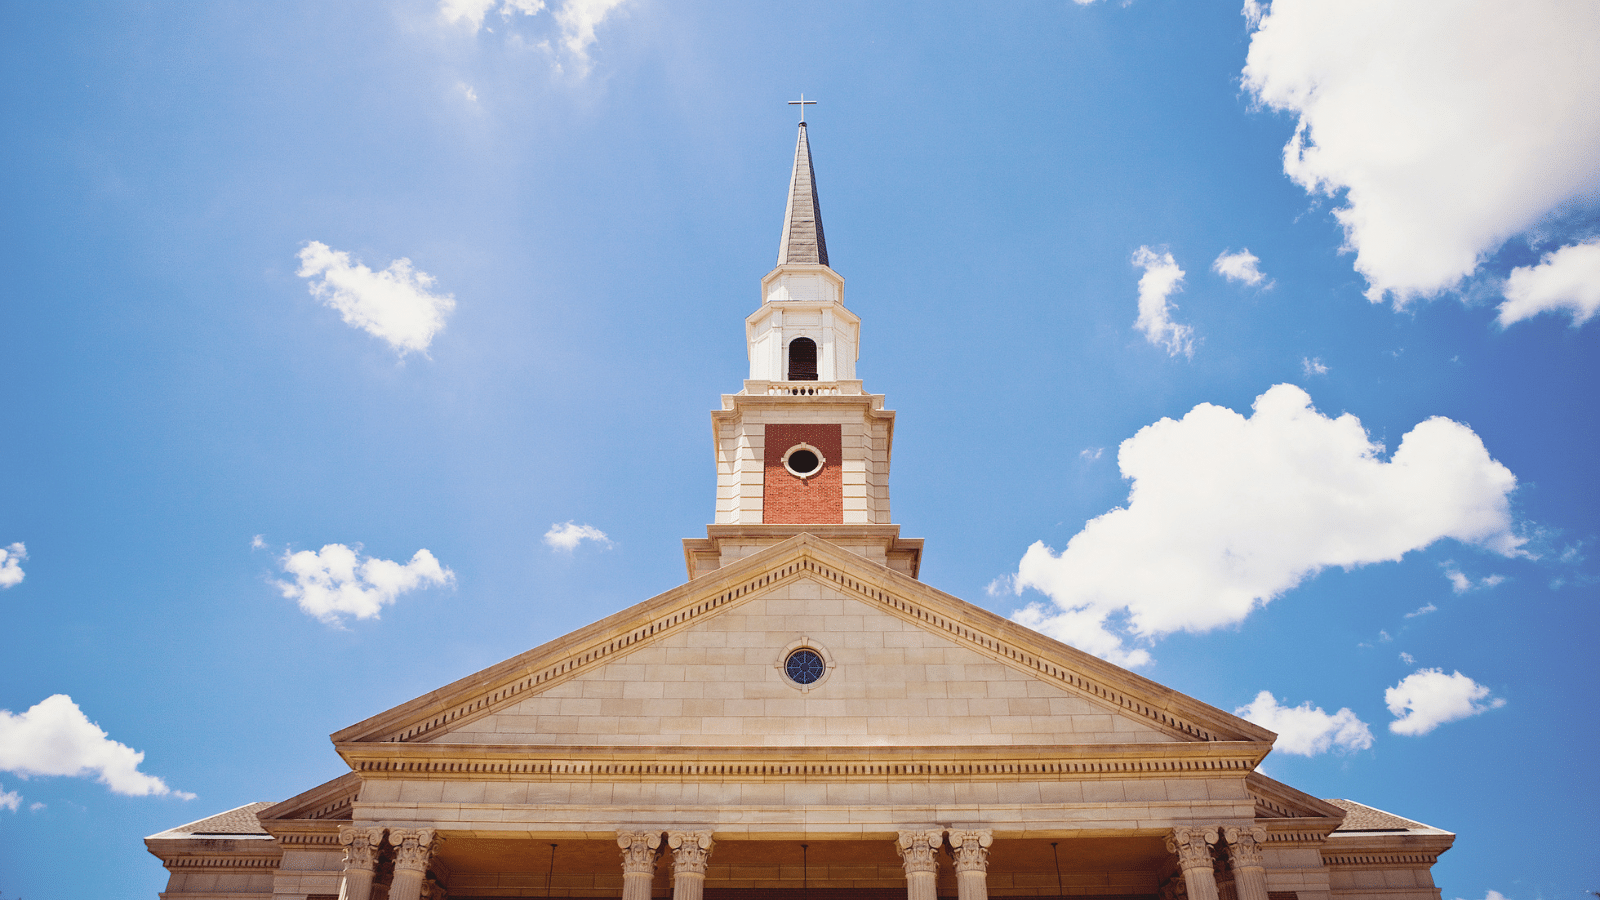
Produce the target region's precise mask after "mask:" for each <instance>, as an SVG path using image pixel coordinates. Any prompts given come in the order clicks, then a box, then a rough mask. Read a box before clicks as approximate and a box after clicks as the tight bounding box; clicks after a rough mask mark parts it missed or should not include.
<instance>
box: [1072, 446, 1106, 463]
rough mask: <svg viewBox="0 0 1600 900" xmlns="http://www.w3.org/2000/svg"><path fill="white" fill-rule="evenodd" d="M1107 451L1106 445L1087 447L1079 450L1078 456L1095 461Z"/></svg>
mask: <svg viewBox="0 0 1600 900" xmlns="http://www.w3.org/2000/svg"><path fill="white" fill-rule="evenodd" d="M1105 452H1106V448H1104V447H1085V448H1083V449H1082V450H1079V451H1078V458H1080V459H1083V460H1087V461H1089V462H1094V461H1095V460H1097V459H1099V458H1100V456H1101V455H1102V454H1104V453H1105Z"/></svg>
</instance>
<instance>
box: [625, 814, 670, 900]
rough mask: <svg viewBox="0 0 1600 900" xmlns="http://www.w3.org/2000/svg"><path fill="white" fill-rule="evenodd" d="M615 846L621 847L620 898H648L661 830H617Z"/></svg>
mask: <svg viewBox="0 0 1600 900" xmlns="http://www.w3.org/2000/svg"><path fill="white" fill-rule="evenodd" d="M617 846H618V847H621V848H622V900H650V885H651V883H652V882H654V881H655V880H656V848H657V847H660V846H661V832H659V831H619V832H617Z"/></svg>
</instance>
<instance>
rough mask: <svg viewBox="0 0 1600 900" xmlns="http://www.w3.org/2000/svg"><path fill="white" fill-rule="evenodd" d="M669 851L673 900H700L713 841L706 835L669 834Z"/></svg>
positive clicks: (705, 832) (709, 834) (709, 833)
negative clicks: (670, 854)
mask: <svg viewBox="0 0 1600 900" xmlns="http://www.w3.org/2000/svg"><path fill="white" fill-rule="evenodd" d="M667 846H669V847H671V848H672V900H700V898H701V897H703V896H705V889H706V863H707V862H708V861H709V860H710V859H711V848H712V847H714V846H716V841H713V840H712V839H711V832H709V831H669V832H667Z"/></svg>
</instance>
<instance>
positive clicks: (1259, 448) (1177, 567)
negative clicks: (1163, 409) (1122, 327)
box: [1015, 384, 1524, 665]
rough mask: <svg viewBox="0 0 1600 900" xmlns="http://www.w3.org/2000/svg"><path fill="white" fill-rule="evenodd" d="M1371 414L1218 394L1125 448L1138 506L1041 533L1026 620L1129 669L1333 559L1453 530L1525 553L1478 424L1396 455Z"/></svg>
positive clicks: (1241, 614) (1229, 619)
mask: <svg viewBox="0 0 1600 900" xmlns="http://www.w3.org/2000/svg"><path fill="white" fill-rule="evenodd" d="M1383 450H1384V448H1383V447H1382V446H1381V445H1378V444H1375V443H1373V442H1372V440H1371V438H1370V437H1369V436H1368V435H1367V433H1366V431H1365V429H1363V428H1362V427H1361V422H1360V421H1359V420H1358V419H1356V417H1355V416H1352V415H1350V414H1348V413H1346V414H1345V415H1342V416H1339V417H1338V418H1330V417H1328V416H1325V415H1323V414H1322V413H1320V412H1318V411H1317V410H1316V409H1315V408H1314V407H1313V406H1312V405H1311V398H1310V396H1309V395H1307V394H1306V393H1305V391H1303V390H1302V389H1300V388H1298V387H1295V386H1293V385H1286V384H1280V385H1277V386H1275V387H1273V388H1271V389H1270V390H1268V391H1267V392H1266V393H1264V394H1262V395H1261V396H1260V397H1257V398H1256V401H1255V406H1254V411H1253V414H1252V415H1251V416H1249V417H1245V416H1242V415H1240V414H1238V413H1236V412H1234V411H1233V410H1230V409H1226V408H1224V407H1220V406H1213V405H1211V404H1209V403H1206V404H1201V405H1200V406H1197V407H1195V408H1194V409H1193V410H1192V411H1190V413H1189V414H1188V415H1186V416H1184V417H1183V419H1181V420H1178V421H1174V420H1172V419H1163V420H1161V421H1159V422H1157V423H1155V424H1154V425H1150V426H1147V427H1145V428H1143V429H1141V430H1140V431H1139V433H1138V434H1136V435H1134V436H1133V437H1131V438H1129V439H1128V440H1126V441H1124V442H1123V444H1122V447H1121V448H1120V450H1119V452H1118V457H1117V461H1118V465H1119V466H1120V467H1121V470H1122V475H1123V477H1124V478H1127V479H1129V480H1131V482H1132V486H1131V487H1130V489H1129V495H1128V503H1127V505H1126V506H1124V507H1122V508H1119V509H1114V510H1112V511H1110V512H1108V513H1106V514H1104V515H1102V516H1100V517H1099V518H1096V519H1094V520H1093V521H1091V522H1089V523H1088V524H1087V525H1086V526H1084V528H1083V530H1082V531H1080V532H1079V533H1078V534H1077V535H1075V536H1074V537H1073V538H1072V539H1071V540H1070V541H1069V542H1068V543H1067V547H1066V549H1065V550H1063V551H1061V552H1060V553H1057V552H1055V551H1054V550H1052V549H1051V548H1050V547H1048V546H1046V545H1045V543H1044V542H1043V541H1039V542H1037V543H1035V544H1033V546H1031V547H1029V548H1028V551H1027V553H1026V554H1024V555H1023V557H1022V560H1021V562H1020V563H1019V565H1018V568H1017V574H1016V581H1015V586H1016V588H1017V590H1019V591H1020V590H1022V589H1025V588H1033V589H1035V590H1038V591H1041V592H1042V593H1044V594H1045V595H1046V596H1047V597H1049V599H1050V603H1048V604H1043V603H1034V604H1031V605H1029V606H1028V607H1027V608H1025V609H1023V610H1022V611H1020V612H1018V613H1017V614H1016V616H1015V618H1016V620H1017V621H1019V622H1021V623H1022V624H1024V625H1028V626H1030V627H1033V628H1037V629H1039V630H1041V631H1044V632H1045V633H1047V634H1049V635H1051V636H1053V637H1056V638H1058V639H1060V640H1064V641H1066V642H1068V643H1071V644H1073V645H1075V646H1077V647H1079V648H1081V649H1083V650H1086V651H1088V652H1090V653H1095V654H1097V655H1100V656H1102V657H1104V658H1106V659H1109V660H1111V661H1113V662H1118V663H1121V664H1124V665H1139V664H1142V663H1144V662H1148V660H1149V655H1148V653H1147V652H1146V651H1145V650H1144V649H1143V648H1138V649H1133V648H1130V647H1129V646H1128V644H1127V643H1126V641H1136V642H1146V643H1147V642H1150V641H1153V640H1155V639H1157V638H1159V637H1161V636H1163V635H1166V634H1169V633H1172V632H1175V631H1189V632H1203V631H1208V630H1211V629H1214V628H1220V627H1223V626H1227V625H1231V624H1233V623H1235V622H1239V621H1242V620H1243V619H1245V618H1246V617H1247V616H1248V615H1249V614H1250V613H1251V611H1252V610H1254V609H1255V608H1256V607H1258V606H1261V605H1264V604H1266V603H1267V602H1269V601H1271V600H1273V599H1274V598H1276V597H1280V596H1282V595H1283V594H1284V593H1285V592H1287V591H1289V590H1290V589H1292V588H1294V587H1295V586H1296V585H1298V584H1300V583H1301V582H1302V581H1304V580H1305V579H1307V578H1309V577H1312V576H1313V575H1315V574H1316V573H1318V572H1320V571H1322V570H1323V569H1325V568H1328V567H1330V566H1340V567H1343V568H1347V569H1348V568H1354V567H1357V566H1362V565H1367V564H1371V563H1377V562H1384V561H1392V560H1398V559H1400V558H1401V557H1402V556H1404V555H1405V554H1407V553H1410V552H1411V551H1413V550H1419V549H1421V548H1423V547H1426V546H1428V545H1430V544H1432V543H1433V542H1435V541H1438V540H1441V539H1444V538H1451V539H1454V540H1458V541H1461V542H1463V543H1466V544H1471V545H1476V546H1480V547H1484V548H1486V549H1488V550H1491V551H1493V552H1496V553H1500V554H1504V555H1515V554H1518V553H1520V552H1521V551H1520V547H1521V545H1522V544H1523V542H1524V541H1523V539H1522V538H1521V537H1520V536H1518V535H1517V534H1516V533H1515V532H1514V531H1513V522H1512V516H1511V507H1510V495H1511V492H1512V491H1513V490H1514V489H1515V487H1516V483H1517V479H1516V476H1514V475H1513V474H1512V473H1511V471H1510V470H1509V469H1507V468H1506V467H1505V466H1503V465H1501V464H1500V463H1499V462H1496V461H1495V460H1494V459H1493V458H1492V457H1490V455H1489V452H1488V450H1487V449H1485V448H1484V446H1483V442H1482V441H1481V440H1480V439H1479V438H1478V436H1477V435H1476V434H1474V433H1473V431H1472V430H1471V429H1470V428H1468V427H1467V426H1465V425H1462V424H1460V423H1458V422H1452V421H1450V420H1449V419H1444V418H1434V419H1429V420H1427V421H1425V422H1422V423H1420V424H1418V425H1417V426H1416V427H1415V428H1413V429H1412V430H1411V432H1410V433H1408V434H1406V435H1405V437H1404V438H1402V439H1401V442H1400V446H1399V449H1397V450H1395V451H1394V453H1393V455H1392V456H1391V457H1390V459H1389V460H1388V461H1385V460H1384V459H1383V458H1382V453H1383Z"/></svg>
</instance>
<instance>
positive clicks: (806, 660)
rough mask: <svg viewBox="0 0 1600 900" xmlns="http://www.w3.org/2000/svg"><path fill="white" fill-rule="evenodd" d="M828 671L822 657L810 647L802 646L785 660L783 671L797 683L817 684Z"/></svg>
mask: <svg viewBox="0 0 1600 900" xmlns="http://www.w3.org/2000/svg"><path fill="white" fill-rule="evenodd" d="M827 671H828V667H827V665H826V664H825V663H823V661H822V657H821V656H820V655H819V654H818V653H817V651H815V650H813V649H811V648H810V647H801V648H800V649H799V650H796V651H794V652H793V653H791V654H789V658H788V659H786V660H784V661H783V673H784V674H785V675H788V676H789V680H790V681H792V682H794V683H795V684H815V683H816V682H817V681H818V680H820V679H821V678H822V676H823V674H824V673H826V672H827Z"/></svg>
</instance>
